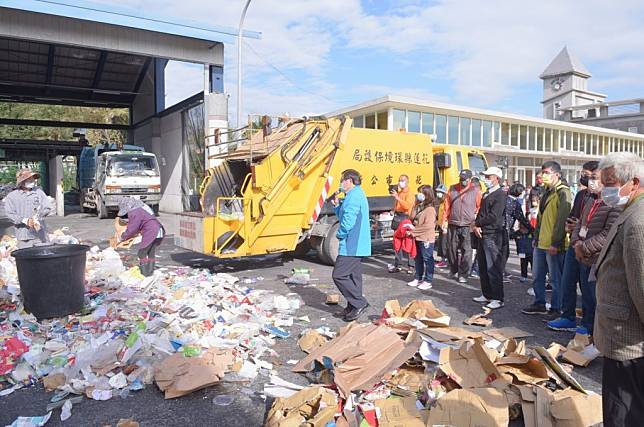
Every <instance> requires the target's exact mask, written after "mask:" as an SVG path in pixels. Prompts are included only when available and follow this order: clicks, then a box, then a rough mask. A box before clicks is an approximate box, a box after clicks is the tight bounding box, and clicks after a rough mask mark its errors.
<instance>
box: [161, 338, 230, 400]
mask: <svg viewBox="0 0 644 427" xmlns="http://www.w3.org/2000/svg"><path fill="white" fill-rule="evenodd" d="M233 362H234V356H233V351H232V350H231V349H225V350H222V349H217V348H212V349H209V350H208V351H206V352H205V353H204V354H202V355H201V356H199V357H185V356H184V355H183V354H182V353H175V354H173V355H172V356H169V357H167V358H165V359H164V360H163V361H162V362H160V363H158V364H157V365H155V367H154V381H155V382H156V384H157V386H158V387H159V389H160V390H161V391H164V392H165V398H166V399H173V398H175V397H180V396H185V395H186V394H190V393H192V392H193V391H196V390H200V389H202V388H205V387H209V386H211V385H214V384H216V383H218V382H219V381H220V380H221V379H222V378H223V376H224V374H225V373H226V372H228V371H229V370H230V368H231V366H232V364H233Z"/></svg>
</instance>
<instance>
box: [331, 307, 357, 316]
mask: <svg viewBox="0 0 644 427" xmlns="http://www.w3.org/2000/svg"><path fill="white" fill-rule="evenodd" d="M352 309H353V307H351V306H350V305H349V304H347V306H346V307H345V308H344V309H343V310H342V311H341V312H339V313H334V314H333V316H334V317H339V318H342V319H344V316H346V315H347V314H349V312H351V310H352Z"/></svg>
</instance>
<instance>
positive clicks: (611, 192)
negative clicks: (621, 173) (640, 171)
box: [601, 185, 629, 208]
mask: <svg viewBox="0 0 644 427" xmlns="http://www.w3.org/2000/svg"><path fill="white" fill-rule="evenodd" d="M622 188H624V186H623V185H622V186H621V187H604V189H603V190H602V193H601V194H602V200H603V201H604V203H606V205H608V206H610V207H611V208H614V207H616V206H624V205H625V204H626V203H628V199H629V197H628V196H620V195H619V192H620V191H622Z"/></svg>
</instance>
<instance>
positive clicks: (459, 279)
mask: <svg viewBox="0 0 644 427" xmlns="http://www.w3.org/2000/svg"><path fill="white" fill-rule="evenodd" d="M458 283H467V279H466V278H465V277H459V278H458Z"/></svg>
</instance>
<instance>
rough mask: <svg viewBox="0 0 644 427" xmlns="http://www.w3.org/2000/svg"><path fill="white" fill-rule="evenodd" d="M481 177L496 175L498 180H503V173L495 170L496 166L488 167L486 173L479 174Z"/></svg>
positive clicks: (498, 169) (497, 169) (499, 169)
mask: <svg viewBox="0 0 644 427" xmlns="http://www.w3.org/2000/svg"><path fill="white" fill-rule="evenodd" d="M481 174H482V175H496V176H498V177H499V178H503V171H502V170H501V168H497V167H496V166H490V167H489V168H487V170H486V171H483V172H481Z"/></svg>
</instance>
